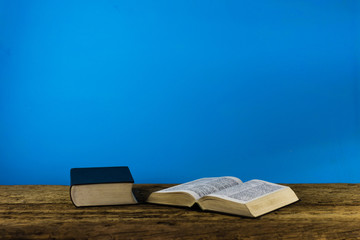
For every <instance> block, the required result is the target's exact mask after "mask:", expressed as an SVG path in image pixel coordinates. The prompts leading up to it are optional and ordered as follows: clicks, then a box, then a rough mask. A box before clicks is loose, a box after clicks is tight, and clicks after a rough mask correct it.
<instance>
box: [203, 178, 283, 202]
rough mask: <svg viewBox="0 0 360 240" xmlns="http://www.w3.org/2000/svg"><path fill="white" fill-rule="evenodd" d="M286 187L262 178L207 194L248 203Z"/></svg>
mask: <svg viewBox="0 0 360 240" xmlns="http://www.w3.org/2000/svg"><path fill="white" fill-rule="evenodd" d="M284 188H288V187H286V186H282V185H278V184H274V183H270V182H265V181H261V180H251V181H248V182H245V183H243V184H239V185H236V186H233V187H229V188H226V189H223V190H221V191H219V192H216V193H212V194H209V195H207V196H214V197H220V198H223V199H226V200H229V201H233V202H238V203H243V204H246V203H247V202H250V201H253V200H255V199H257V198H260V197H264V196H266V195H268V194H271V193H274V192H276V191H279V190H281V189H284Z"/></svg>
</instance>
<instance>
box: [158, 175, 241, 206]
mask: <svg viewBox="0 0 360 240" xmlns="http://www.w3.org/2000/svg"><path fill="white" fill-rule="evenodd" d="M239 184H242V181H241V180H240V179H238V178H236V177H213V178H201V179H198V180H194V181H191V182H187V183H184V184H180V185H176V186H174V187H170V188H166V189H163V190H160V191H158V193H171V192H185V193H188V194H191V195H192V196H193V197H194V198H195V199H196V200H198V199H199V198H201V197H203V196H206V195H208V194H212V193H215V192H218V191H221V190H224V189H226V188H230V187H233V186H236V185H239Z"/></svg>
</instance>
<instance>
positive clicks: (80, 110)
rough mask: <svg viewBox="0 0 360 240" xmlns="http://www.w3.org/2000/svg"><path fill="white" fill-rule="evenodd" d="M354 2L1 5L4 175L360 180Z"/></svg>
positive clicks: (359, 61) (359, 56) (8, 178)
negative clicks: (93, 170)
mask: <svg viewBox="0 0 360 240" xmlns="http://www.w3.org/2000/svg"><path fill="white" fill-rule="evenodd" d="M359 5H360V2H359V1H356V0H353V1H351V0H348V1H342V0H326V1H314V0H311V1H310V0H309V1H306V0H302V1H297V0H294V1H288V0H268V1H263V0H257V1H253V0H249V1H224V0H213V1H210V0H195V1H193V0H191V1H190V0H189V1H185V0H182V1H155V0H150V1H148V0H139V1H135V0H131V1H112V0H104V1H89V0H86V1H35V0H31V1H25V0H24V1H16V0H8V1H4V0H0V184H69V172H70V168H72V167H95V166H123V165H127V166H129V167H130V169H131V171H132V173H133V175H134V178H135V181H136V182H137V183H161V182H169V183H176V182H185V181H189V180H193V179H196V178H200V177H209V176H222V175H231V176H238V177H240V178H241V179H243V180H249V179H253V178H259V179H264V180H268V181H272V182H283V183H284V182H288V183H290V182H294V183H299V182H306V183H310V182H360V171H359V168H360V112H359V107H360V99H359V93H360V83H359V79H360V47H359V43H360V30H359V27H360V21H359V19H360V18H359V16H360V8H359Z"/></svg>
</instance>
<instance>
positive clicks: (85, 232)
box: [0, 184, 360, 240]
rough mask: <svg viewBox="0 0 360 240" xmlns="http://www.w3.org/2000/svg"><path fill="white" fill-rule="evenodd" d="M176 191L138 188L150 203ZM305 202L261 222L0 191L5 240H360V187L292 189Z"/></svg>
mask: <svg viewBox="0 0 360 240" xmlns="http://www.w3.org/2000/svg"><path fill="white" fill-rule="evenodd" d="M169 186H172V185H170V184H139V185H135V188H134V193H135V195H136V196H137V198H138V199H139V200H140V201H144V200H145V199H146V197H147V196H148V195H149V193H150V192H152V191H156V190H160V189H163V188H165V187H169ZM288 186H290V187H291V188H292V189H293V190H294V191H295V192H296V193H297V195H298V196H299V198H300V199H301V201H300V202H297V203H295V204H292V205H290V206H287V207H284V208H282V209H279V210H277V211H274V212H272V213H269V214H267V215H264V216H262V217H260V218H257V219H250V218H243V217H238V216H232V215H224V214H219V213H212V212H202V211H201V210H199V209H197V208H193V209H188V208H180V207H178V208H177V207H168V206H160V205H153V204H146V203H141V204H138V205H128V206H111V207H88V208H75V207H74V206H73V205H72V203H71V201H70V198H69V186H48V185H19V186H0V238H1V239H204V240H205V239H266V240H268V239H360V184H288Z"/></svg>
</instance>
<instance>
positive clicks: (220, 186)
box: [147, 177, 299, 217]
mask: <svg viewBox="0 0 360 240" xmlns="http://www.w3.org/2000/svg"><path fill="white" fill-rule="evenodd" d="M298 200H299V199H298V197H297V196H296V194H295V193H294V191H293V190H291V188H290V187H287V186H283V185H279V184H274V183H270V182H265V181H262V180H251V181H248V182H245V183H243V182H242V181H241V180H240V179H238V178H235V177H214V178H201V179H198V180H195V181H191V182H188V183H184V184H180V185H177V186H174V187H170V188H166V189H163V190H160V191H157V192H153V193H151V194H150V196H149V198H148V200H147V201H148V202H150V203H157V204H165V205H174V206H186V207H191V206H192V205H194V204H195V203H197V204H198V205H199V206H200V208H201V209H202V210H210V211H216V212H224V213H229V214H235V215H241V216H247V217H258V216H261V215H263V214H265V213H268V212H270V211H273V210H275V209H278V208H280V207H283V206H286V205H288V204H290V203H293V202H296V201H298Z"/></svg>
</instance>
